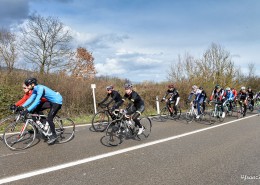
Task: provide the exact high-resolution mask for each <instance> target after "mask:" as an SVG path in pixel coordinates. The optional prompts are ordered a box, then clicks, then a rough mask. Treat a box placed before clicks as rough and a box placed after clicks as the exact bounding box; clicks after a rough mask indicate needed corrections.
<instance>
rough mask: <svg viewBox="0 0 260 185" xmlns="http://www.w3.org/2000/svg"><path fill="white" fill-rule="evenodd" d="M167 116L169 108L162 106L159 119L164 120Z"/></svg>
mask: <svg viewBox="0 0 260 185" xmlns="http://www.w3.org/2000/svg"><path fill="white" fill-rule="evenodd" d="M169 116H170V113H169V110H168V109H167V107H163V108H162V109H161V110H160V119H161V120H166V119H167V118H168V117H169Z"/></svg>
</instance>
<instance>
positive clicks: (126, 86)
mask: <svg viewBox="0 0 260 185" xmlns="http://www.w3.org/2000/svg"><path fill="white" fill-rule="evenodd" d="M132 87H133V85H132V84H131V83H126V84H125V89H131V88H132Z"/></svg>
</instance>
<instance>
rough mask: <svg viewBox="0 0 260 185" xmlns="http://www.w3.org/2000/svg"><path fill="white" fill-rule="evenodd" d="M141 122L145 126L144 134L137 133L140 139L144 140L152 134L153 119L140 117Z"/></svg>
mask: <svg viewBox="0 0 260 185" xmlns="http://www.w3.org/2000/svg"><path fill="white" fill-rule="evenodd" d="M140 124H141V125H142V126H143V127H144V131H143V133H142V134H140V135H137V137H138V138H139V139H140V140H144V139H146V138H148V137H149V135H150V134H151V132H152V122H151V119H150V118H148V117H142V118H141V119H140Z"/></svg>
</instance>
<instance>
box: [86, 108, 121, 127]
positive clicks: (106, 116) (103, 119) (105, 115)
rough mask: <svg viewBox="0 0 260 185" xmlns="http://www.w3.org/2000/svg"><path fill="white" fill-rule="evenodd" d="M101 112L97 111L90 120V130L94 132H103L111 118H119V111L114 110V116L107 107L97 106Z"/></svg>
mask: <svg viewBox="0 0 260 185" xmlns="http://www.w3.org/2000/svg"><path fill="white" fill-rule="evenodd" d="M99 107H100V108H102V110H100V111H98V112H97V113H96V114H95V115H94V116H93V118H92V121H91V124H92V128H93V130H94V131H96V132H103V131H105V130H106V128H107V126H108V124H109V122H110V120H112V118H118V117H120V116H121V115H120V113H119V110H115V114H114V113H112V112H111V109H110V108H109V105H104V104H102V105H99Z"/></svg>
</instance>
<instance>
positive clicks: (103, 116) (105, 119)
mask: <svg viewBox="0 0 260 185" xmlns="http://www.w3.org/2000/svg"><path fill="white" fill-rule="evenodd" d="M109 120H110V119H109V115H108V113H107V112H106V111H100V112H98V113H96V114H95V115H94V116H93V118H92V128H93V129H94V130H95V131H96V132H103V131H105V130H106V128H107V126H108V124H109Z"/></svg>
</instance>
